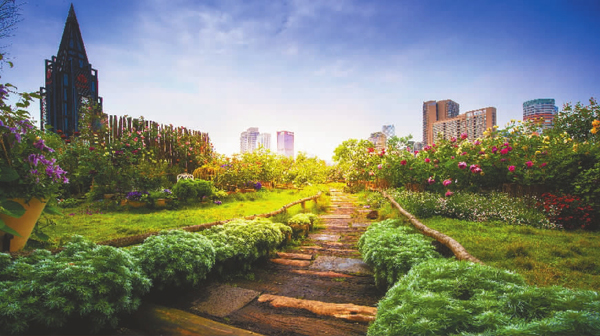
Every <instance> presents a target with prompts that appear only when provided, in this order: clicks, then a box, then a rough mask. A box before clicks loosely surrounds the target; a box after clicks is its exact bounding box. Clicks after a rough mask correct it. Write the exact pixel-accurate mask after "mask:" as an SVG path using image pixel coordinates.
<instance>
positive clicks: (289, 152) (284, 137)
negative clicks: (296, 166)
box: [277, 131, 294, 158]
mask: <svg viewBox="0 0 600 336" xmlns="http://www.w3.org/2000/svg"><path fill="white" fill-rule="evenodd" d="M277 153H278V154H281V155H285V156H287V157H292V158H293V157H294V132H288V131H277Z"/></svg>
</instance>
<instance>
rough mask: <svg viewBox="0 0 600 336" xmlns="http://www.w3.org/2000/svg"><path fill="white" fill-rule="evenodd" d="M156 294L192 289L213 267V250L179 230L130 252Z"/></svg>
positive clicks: (206, 242)
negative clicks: (164, 291)
mask: <svg viewBox="0 0 600 336" xmlns="http://www.w3.org/2000/svg"><path fill="white" fill-rule="evenodd" d="M131 253H132V254H133V255H134V256H136V257H137V258H139V260H140V265H141V267H142V269H143V270H144V272H145V273H146V275H147V276H148V277H149V278H150V279H152V284H153V287H155V288H157V289H158V290H163V289H167V288H177V287H184V288H185V287H190V286H195V285H197V284H198V282H200V281H201V280H203V279H205V278H206V275H207V274H208V272H209V271H210V270H211V268H212V267H213V265H214V264H215V249H214V247H213V245H212V243H211V242H210V241H209V240H208V239H207V238H206V237H204V236H202V235H199V234H196V233H190V232H187V231H182V230H173V231H162V232H160V233H159V234H158V235H156V236H150V237H148V238H147V239H146V240H145V241H144V243H143V244H141V245H139V246H135V247H133V248H132V249H131Z"/></svg>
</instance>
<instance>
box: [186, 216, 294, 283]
mask: <svg viewBox="0 0 600 336" xmlns="http://www.w3.org/2000/svg"><path fill="white" fill-rule="evenodd" d="M197 234H198V235H201V236H204V237H206V238H208V240H209V241H211V243H212V244H213V246H214V248H215V253H216V267H215V268H216V271H217V273H218V274H219V275H221V276H227V275H229V274H228V273H230V272H234V273H240V272H246V271H248V270H249V269H250V268H251V265H252V263H253V262H255V261H256V260H258V259H259V258H261V257H264V256H267V255H269V253H270V252H271V251H273V250H275V249H276V248H277V247H279V246H280V245H281V244H282V243H284V242H286V241H289V240H290V239H291V235H292V229H291V228H290V227H289V226H287V225H285V224H282V223H273V222H272V221H271V220H269V219H267V218H257V219H254V220H244V219H236V220H233V221H231V222H228V223H225V224H223V225H217V226H214V227H212V228H210V229H207V230H203V231H200V232H198V233H197Z"/></svg>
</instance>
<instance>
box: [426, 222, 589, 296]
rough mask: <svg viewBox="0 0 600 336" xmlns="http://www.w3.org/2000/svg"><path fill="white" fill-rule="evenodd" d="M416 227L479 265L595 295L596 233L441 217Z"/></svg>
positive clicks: (529, 280) (541, 282)
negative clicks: (445, 238)
mask: <svg viewBox="0 0 600 336" xmlns="http://www.w3.org/2000/svg"><path fill="white" fill-rule="evenodd" d="M421 222H422V223H423V224H425V225H427V226H428V227H430V228H432V229H434V230H437V231H440V232H443V233H444V234H447V235H449V236H450V237H452V238H454V239H456V240H457V241H458V242H459V243H461V244H462V245H463V246H464V247H465V248H466V249H467V250H468V251H469V253H471V254H472V255H473V256H475V257H477V258H479V259H480V260H481V261H483V262H484V263H485V264H487V265H490V266H494V267H498V268H504V269H508V270H512V271H515V272H517V273H519V274H521V275H523V276H524V277H525V278H526V280H527V281H528V282H529V283H530V284H533V285H537V286H550V285H560V286H565V287H568V288H579V289H591V290H595V291H600V232H589V231H564V230H548V229H536V228H532V227H529V226H514V225H506V224H504V223H502V222H471V221H464V220H457V219H448V218H442V217H432V218H427V219H423V220H421Z"/></svg>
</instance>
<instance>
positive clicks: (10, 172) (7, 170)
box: [0, 167, 19, 182]
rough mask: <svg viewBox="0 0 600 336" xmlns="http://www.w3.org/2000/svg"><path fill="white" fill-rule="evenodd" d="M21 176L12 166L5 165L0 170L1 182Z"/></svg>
mask: <svg viewBox="0 0 600 336" xmlns="http://www.w3.org/2000/svg"><path fill="white" fill-rule="evenodd" d="M18 178H19V173H17V171H16V170H14V169H13V168H12V167H3V168H2V169H1V170H0V182H11V181H14V180H16V179H18Z"/></svg>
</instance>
